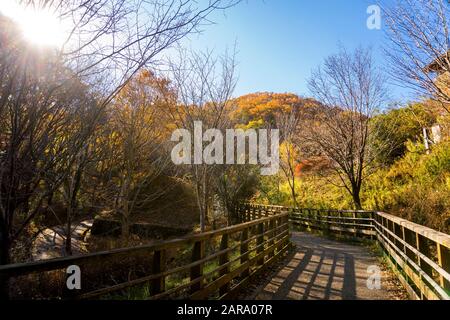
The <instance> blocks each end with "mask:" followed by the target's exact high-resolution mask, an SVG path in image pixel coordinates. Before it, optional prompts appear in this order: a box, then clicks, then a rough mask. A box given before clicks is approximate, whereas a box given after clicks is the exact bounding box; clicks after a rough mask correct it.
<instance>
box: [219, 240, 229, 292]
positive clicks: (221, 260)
mask: <svg viewBox="0 0 450 320" xmlns="http://www.w3.org/2000/svg"><path fill="white" fill-rule="evenodd" d="M226 249H228V234H226V233H225V234H224V235H222V240H221V241H220V251H223V250H226ZM229 261H230V258H229V253H228V252H227V253H224V254H222V255H221V256H220V257H219V266H223V265H225V264H227V263H228V262H229ZM229 272H230V266H229V265H228V266H226V267H224V268H222V269H221V270H220V273H219V274H220V276H221V277H222V276H225V275H227V274H228V273H229ZM229 290H230V283H227V284H225V285H223V286H222V287H220V288H219V295H220V296H223V295H224V294H226V293H227V292H228V291H229Z"/></svg>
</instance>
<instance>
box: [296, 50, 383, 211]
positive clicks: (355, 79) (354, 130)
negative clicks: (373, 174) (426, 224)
mask: <svg viewBox="0 0 450 320" xmlns="http://www.w3.org/2000/svg"><path fill="white" fill-rule="evenodd" d="M309 88H310V91H311V92H312V93H313V95H314V96H315V98H316V99H317V100H318V101H320V102H321V103H322V104H323V105H324V108H323V112H320V113H318V114H317V115H316V117H315V119H313V120H312V121H311V122H310V130H306V131H305V133H306V140H308V141H312V142H314V144H315V145H316V146H317V148H318V150H319V152H320V154H321V155H322V156H324V157H326V158H327V159H329V160H330V161H331V162H332V163H333V169H334V170H335V171H336V173H337V175H338V177H339V180H340V182H341V183H342V184H340V185H341V186H342V187H344V188H345V189H346V190H347V191H348V192H349V193H350V195H351V196H352V198H353V202H354V205H355V207H356V208H357V209H361V198H360V191H361V186H362V183H363V181H364V179H365V177H366V176H367V174H368V170H369V168H370V166H371V165H372V164H373V162H374V160H375V158H376V157H375V155H374V152H373V151H371V148H370V139H371V135H372V131H371V126H370V119H371V117H372V116H373V115H374V114H375V112H376V111H377V109H378V108H381V107H382V106H383V104H384V102H385V99H386V88H385V79H384V77H383V76H382V75H381V74H380V73H379V72H377V70H376V68H375V66H374V64H373V61H372V58H371V55H370V53H369V51H368V50H363V49H357V50H356V51H355V52H354V53H351V54H350V53H348V52H347V51H345V50H344V49H341V51H340V52H339V53H338V54H335V55H332V56H330V57H328V58H327V59H325V62H324V64H323V67H319V68H318V69H317V70H315V71H314V72H313V73H312V76H311V79H310V80H309Z"/></svg>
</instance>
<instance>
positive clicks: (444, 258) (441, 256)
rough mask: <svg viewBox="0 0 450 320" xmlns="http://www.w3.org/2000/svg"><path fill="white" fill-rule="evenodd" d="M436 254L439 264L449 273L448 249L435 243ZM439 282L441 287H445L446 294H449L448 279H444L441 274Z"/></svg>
mask: <svg viewBox="0 0 450 320" xmlns="http://www.w3.org/2000/svg"><path fill="white" fill-rule="evenodd" d="M436 245H437V254H438V264H439V266H440V267H441V268H442V269H444V270H445V271H447V272H448V273H450V249H449V248H447V247H444V246H443V245H441V244H439V243H437V244H436ZM439 283H440V285H441V287H442V288H444V289H445V291H446V292H447V294H449V295H450V281H448V280H447V279H445V278H444V277H443V276H442V275H441V276H440V277H439Z"/></svg>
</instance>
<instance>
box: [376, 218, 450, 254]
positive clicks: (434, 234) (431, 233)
mask: <svg viewBox="0 0 450 320" xmlns="http://www.w3.org/2000/svg"><path fill="white" fill-rule="evenodd" d="M376 214H377V215H380V216H382V217H384V218H386V219H387V220H390V221H393V222H395V223H397V224H399V225H401V226H404V227H405V228H407V229H409V230H411V231H413V232H415V233H418V234H420V235H422V236H424V237H425V238H428V239H430V240H433V241H434V242H436V243H439V244H441V245H443V246H445V247H447V248H450V235H448V234H445V233H442V232H439V231H436V230H433V229H431V228H428V227H424V226H422V225H419V224H417V223H414V222H411V221H408V220H405V219H402V218H399V217H396V216H393V215H390V214H387V213H384V212H377V213H376Z"/></svg>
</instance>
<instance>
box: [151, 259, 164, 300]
mask: <svg viewBox="0 0 450 320" xmlns="http://www.w3.org/2000/svg"><path fill="white" fill-rule="evenodd" d="M165 268H166V252H165V250H160V251H155V252H153V264H152V273H153V274H158V273H161V272H163V271H164V270H165ZM165 287H166V277H159V278H156V279H153V280H152V286H151V291H150V292H151V294H152V295H156V294H159V293H162V292H164V290H165Z"/></svg>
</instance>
